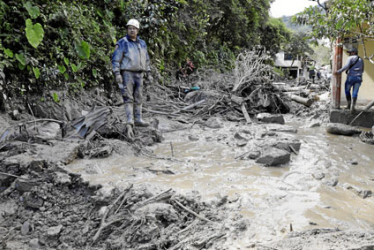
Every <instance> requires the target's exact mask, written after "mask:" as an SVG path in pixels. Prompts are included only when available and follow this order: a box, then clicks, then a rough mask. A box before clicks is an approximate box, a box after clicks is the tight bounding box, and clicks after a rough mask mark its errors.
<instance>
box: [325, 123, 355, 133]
mask: <svg viewBox="0 0 374 250" xmlns="http://www.w3.org/2000/svg"><path fill="white" fill-rule="evenodd" d="M326 131H327V132H328V133H330V134H334V135H347V136H352V135H357V134H360V133H361V130H360V129H358V128H355V127H352V126H349V125H346V124H341V123H329V124H327V126H326Z"/></svg>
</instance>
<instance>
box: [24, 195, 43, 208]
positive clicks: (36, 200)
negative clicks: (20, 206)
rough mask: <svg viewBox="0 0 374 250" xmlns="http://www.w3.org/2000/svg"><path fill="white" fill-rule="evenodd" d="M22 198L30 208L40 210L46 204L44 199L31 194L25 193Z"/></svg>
mask: <svg viewBox="0 0 374 250" xmlns="http://www.w3.org/2000/svg"><path fill="white" fill-rule="evenodd" d="M22 198H23V203H24V205H25V206H26V207H30V208H35V209H39V208H41V207H42V206H43V203H44V202H43V199H42V198H40V197H38V196H37V195H36V194H34V193H31V192H26V193H24V194H23V196H22Z"/></svg>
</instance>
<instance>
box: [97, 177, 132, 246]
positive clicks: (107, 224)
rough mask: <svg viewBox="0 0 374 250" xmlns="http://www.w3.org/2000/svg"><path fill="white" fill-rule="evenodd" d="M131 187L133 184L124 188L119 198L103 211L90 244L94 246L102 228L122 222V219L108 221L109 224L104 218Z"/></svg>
mask: <svg viewBox="0 0 374 250" xmlns="http://www.w3.org/2000/svg"><path fill="white" fill-rule="evenodd" d="M132 187H133V184H131V185H130V186H129V187H128V188H126V189H125V190H124V191H123V192H122V194H121V195H120V196H118V197H117V199H116V200H115V201H114V202H112V204H110V205H109V206H108V209H107V210H106V211H105V213H104V215H103V217H102V218H101V222H100V227H99V229H98V230H97V232H96V234H95V235H94V237H93V238H92V244H94V243H95V242H96V241H97V240H98V239H99V237H100V234H101V232H102V231H103V229H104V228H106V227H108V226H110V225H112V224H114V223H116V222H118V221H121V220H123V219H124V218H119V219H115V220H112V221H109V222H106V218H107V217H108V214H109V212H110V211H111V209H112V208H113V207H114V205H115V204H116V203H117V202H118V201H119V200H120V199H122V198H123V197H124V196H125V195H126V194H127V192H128V191H129V190H130V189H131V188H132Z"/></svg>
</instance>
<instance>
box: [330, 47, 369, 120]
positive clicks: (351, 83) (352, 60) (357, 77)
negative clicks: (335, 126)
mask: <svg viewBox="0 0 374 250" xmlns="http://www.w3.org/2000/svg"><path fill="white" fill-rule="evenodd" d="M347 52H348V53H349V57H348V60H347V63H346V64H345V65H344V66H343V68H341V69H339V70H338V71H336V72H334V73H335V74H340V73H342V72H343V71H345V72H346V73H347V80H346V81H345V97H346V98H347V109H350V110H351V113H353V112H354V111H355V106H356V102H357V97H358V90H359V88H360V86H361V83H362V73H363V72H364V60H363V59H362V58H360V57H359V56H358V55H357V54H358V50H357V48H352V49H350V50H348V51H347ZM351 89H353V90H352V96H351Z"/></svg>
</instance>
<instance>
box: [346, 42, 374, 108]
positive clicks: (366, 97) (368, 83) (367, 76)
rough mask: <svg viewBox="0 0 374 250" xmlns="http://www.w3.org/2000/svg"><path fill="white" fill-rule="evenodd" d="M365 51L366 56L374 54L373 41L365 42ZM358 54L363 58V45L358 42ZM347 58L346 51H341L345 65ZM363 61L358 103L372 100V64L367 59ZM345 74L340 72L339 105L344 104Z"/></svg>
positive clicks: (373, 92)
mask: <svg viewBox="0 0 374 250" xmlns="http://www.w3.org/2000/svg"><path fill="white" fill-rule="evenodd" d="M365 45H366V53H367V55H368V56H370V55H372V54H374V42H373V41H371V42H366V43H365ZM358 55H359V56H360V57H361V58H363V57H364V52H363V46H362V45H361V44H360V45H359V46H358ZM347 58H348V54H347V53H346V51H344V52H343V66H344V65H345V63H346V61H347ZM364 62H365V71H364V74H363V80H362V84H361V87H360V91H359V92H358V99H357V102H358V104H360V105H366V104H368V103H369V102H371V101H373V100H374V64H371V63H370V62H369V61H368V60H364ZM346 77H347V75H346V74H345V72H343V73H342V86H341V95H340V96H341V106H343V105H344V106H345V105H346V103H347V102H346V99H345V93H344V83H345V80H346Z"/></svg>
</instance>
